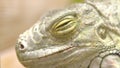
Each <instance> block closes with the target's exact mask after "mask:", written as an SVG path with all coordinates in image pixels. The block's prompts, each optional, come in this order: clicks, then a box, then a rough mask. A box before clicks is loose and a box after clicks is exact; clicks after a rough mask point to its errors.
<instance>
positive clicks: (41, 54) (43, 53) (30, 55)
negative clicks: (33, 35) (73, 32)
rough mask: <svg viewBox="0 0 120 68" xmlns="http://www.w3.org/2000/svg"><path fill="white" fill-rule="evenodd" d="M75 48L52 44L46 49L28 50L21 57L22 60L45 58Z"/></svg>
mask: <svg viewBox="0 0 120 68" xmlns="http://www.w3.org/2000/svg"><path fill="white" fill-rule="evenodd" d="M72 48H74V46H68V45H64V46H52V47H48V48H44V49H39V50H35V51H27V52H24V53H21V54H20V55H19V58H20V57H22V59H21V61H22V62H25V61H31V60H36V59H45V58H47V57H50V56H52V55H57V54H59V53H63V52H65V51H67V50H70V49H72Z"/></svg>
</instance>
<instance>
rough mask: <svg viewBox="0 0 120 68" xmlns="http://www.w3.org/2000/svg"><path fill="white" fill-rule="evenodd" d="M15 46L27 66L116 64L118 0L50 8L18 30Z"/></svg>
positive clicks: (119, 66)
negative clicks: (31, 23)
mask: <svg viewBox="0 0 120 68" xmlns="http://www.w3.org/2000/svg"><path fill="white" fill-rule="evenodd" d="M15 49H16V53H17V56H18V59H19V61H20V62H21V63H22V64H23V65H24V66H25V67H27V68H120V61H119V60H120V0H104V1H102V0H87V1H85V2H84V3H80V4H74V5H72V6H70V7H67V8H64V9H60V10H53V11H50V12H48V13H47V14H45V15H44V16H43V17H41V18H40V20H38V21H37V23H36V24H35V25H33V26H32V27H31V28H30V29H29V30H26V31H25V32H24V33H23V34H20V36H19V39H18V42H17V44H16V47H15ZM113 57H115V58H117V60H116V61H115V60H114V58H113ZM112 66H113V67H112Z"/></svg>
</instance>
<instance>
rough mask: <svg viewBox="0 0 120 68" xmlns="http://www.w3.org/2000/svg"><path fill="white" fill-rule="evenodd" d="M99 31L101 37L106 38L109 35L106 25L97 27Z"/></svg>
mask: <svg viewBox="0 0 120 68" xmlns="http://www.w3.org/2000/svg"><path fill="white" fill-rule="evenodd" d="M97 33H98V35H99V36H100V38H102V39H105V38H106V36H107V28H105V27H104V26H99V27H98V29H97Z"/></svg>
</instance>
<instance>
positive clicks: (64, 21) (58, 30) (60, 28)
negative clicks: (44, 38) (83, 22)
mask: <svg viewBox="0 0 120 68" xmlns="http://www.w3.org/2000/svg"><path fill="white" fill-rule="evenodd" d="M78 24H79V20H78V17H77V15H67V16H65V17H62V18H59V19H57V20H56V21H55V23H54V24H52V26H51V28H50V29H49V32H50V34H51V35H52V36H53V37H54V38H55V39H57V40H59V41H67V40H70V39H71V38H73V37H74V36H75V34H77V32H78Z"/></svg>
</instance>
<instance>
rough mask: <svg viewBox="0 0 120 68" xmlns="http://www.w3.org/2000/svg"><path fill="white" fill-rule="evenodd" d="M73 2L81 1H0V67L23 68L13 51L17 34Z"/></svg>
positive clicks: (80, 0)
mask: <svg viewBox="0 0 120 68" xmlns="http://www.w3.org/2000/svg"><path fill="white" fill-rule="evenodd" d="M75 2H82V0H0V67H1V68H24V67H23V66H22V65H21V64H20V63H19V61H18V60H17V57H16V53H15V49H14V47H15V43H16V40H17V38H18V36H19V34H20V33H22V32H24V31H25V30H27V29H28V28H30V27H31V26H32V25H33V24H35V22H36V21H37V20H38V19H39V18H40V17H41V16H42V15H44V14H45V13H47V12H48V11H50V10H54V9H60V8H64V7H67V6H69V5H70V4H71V3H75Z"/></svg>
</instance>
